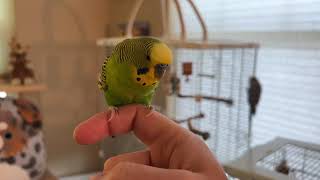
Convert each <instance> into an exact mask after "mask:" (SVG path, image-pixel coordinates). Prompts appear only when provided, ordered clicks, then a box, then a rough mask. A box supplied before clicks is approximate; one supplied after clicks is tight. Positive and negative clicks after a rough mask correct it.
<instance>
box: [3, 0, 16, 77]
mask: <svg viewBox="0 0 320 180" xmlns="http://www.w3.org/2000/svg"><path fill="white" fill-rule="evenodd" d="M12 27H13V1H12V0H1V1H0V72H3V71H4V70H5V65H6V62H7V60H6V59H8V54H9V53H8V50H9V46H8V43H9V39H10V36H11V34H12V33H11V31H12Z"/></svg>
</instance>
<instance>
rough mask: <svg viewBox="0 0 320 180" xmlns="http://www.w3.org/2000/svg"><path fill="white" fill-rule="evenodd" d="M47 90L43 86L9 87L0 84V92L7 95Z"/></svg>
mask: <svg viewBox="0 0 320 180" xmlns="http://www.w3.org/2000/svg"><path fill="white" fill-rule="evenodd" d="M45 90H47V86H46V85H45V84H31V85H9V84H5V85H4V84H0V91H5V92H7V93H27V92H41V91H45Z"/></svg>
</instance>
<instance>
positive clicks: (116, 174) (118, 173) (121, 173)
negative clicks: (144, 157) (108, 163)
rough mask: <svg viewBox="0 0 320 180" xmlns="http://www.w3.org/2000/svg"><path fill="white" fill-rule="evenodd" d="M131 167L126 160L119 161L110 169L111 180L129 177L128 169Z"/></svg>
mask: <svg viewBox="0 0 320 180" xmlns="http://www.w3.org/2000/svg"><path fill="white" fill-rule="evenodd" d="M130 167H132V164H131V163H128V162H120V163H118V164H117V165H115V166H114V168H112V171H111V173H110V174H111V177H110V179H111V180H120V179H126V178H128V177H129V169H130Z"/></svg>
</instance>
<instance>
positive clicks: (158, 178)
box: [101, 162, 207, 180]
mask: <svg viewBox="0 0 320 180" xmlns="http://www.w3.org/2000/svg"><path fill="white" fill-rule="evenodd" d="M135 179H144V180H167V179H175V180H207V177H205V176H204V175H201V174H198V173H193V172H191V171H187V170H178V169H163V168H157V167H152V166H148V165H143V164H136V163H130V162H123V163H119V164H118V165H116V166H115V167H114V168H112V169H111V170H110V171H109V172H108V173H107V174H106V175H105V176H103V177H101V180H135Z"/></svg>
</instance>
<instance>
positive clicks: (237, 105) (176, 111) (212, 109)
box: [97, 0, 259, 162]
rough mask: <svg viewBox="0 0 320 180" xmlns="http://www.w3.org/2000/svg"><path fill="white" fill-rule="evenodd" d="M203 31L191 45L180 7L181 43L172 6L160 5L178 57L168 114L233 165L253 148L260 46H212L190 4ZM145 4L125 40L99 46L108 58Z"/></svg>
mask: <svg viewBox="0 0 320 180" xmlns="http://www.w3.org/2000/svg"><path fill="white" fill-rule="evenodd" d="M187 1H188V2H189V4H190V5H191V7H192V9H193V10H194V12H195V14H196V16H197V19H198V20H199V22H200V25H201V27H202V30H203V31H202V40H200V41H188V40H187V38H186V29H185V24H184V20H183V14H182V11H181V9H180V4H179V1H172V2H173V4H174V5H175V6H176V9H177V12H178V16H179V22H180V27H181V33H180V38H179V39H178V40H173V39H172V38H171V37H170V35H169V33H168V32H169V31H168V24H169V23H167V22H168V19H169V18H168V16H167V14H168V13H167V11H168V9H169V8H168V0H163V1H162V2H163V3H162V7H161V8H162V15H163V17H162V24H163V29H164V30H163V31H164V34H163V37H162V38H160V39H162V40H163V41H164V42H167V44H168V45H169V46H171V48H172V50H173V53H174V65H173V67H172V68H171V69H170V73H169V74H167V80H166V82H167V84H168V85H170V89H171V90H170V92H168V96H167V98H166V99H167V103H166V111H165V112H166V114H167V115H168V116H169V117H170V118H172V119H173V120H175V121H176V122H177V123H180V124H181V125H182V126H185V127H187V128H189V129H190V130H191V131H192V132H194V133H196V134H198V135H200V136H202V137H203V138H204V139H205V140H206V143H207V144H208V146H209V147H210V149H211V150H212V151H213V152H214V153H215V155H216V157H217V158H218V159H219V160H220V161H221V162H224V161H229V160H233V159H234V158H236V157H238V156H240V155H241V154H242V153H243V152H244V151H246V150H247V149H248V147H249V144H250V141H249V140H250V138H249V137H250V132H251V130H250V127H251V123H250V121H249V119H250V118H249V117H250V106H249V104H248V98H249V97H248V95H247V92H248V88H249V79H250V78H252V77H253V76H254V74H255V69H256V62H257V53H258V48H259V46H258V45H257V44H255V43H238V42H233V41H209V40H208V34H207V29H206V25H205V22H204V21H203V19H202V17H201V15H200V13H199V11H198V9H197V8H196V6H195V4H194V3H193V1H192V0H187ZM142 3H143V0H137V1H136V3H135V5H134V8H133V10H132V12H131V15H130V18H129V21H128V22H129V23H128V26H127V31H126V34H127V35H126V36H124V37H120V38H107V39H102V40H99V41H98V42H97V44H98V45H100V46H104V47H105V48H106V55H107V56H108V55H110V53H111V51H112V49H113V48H114V47H115V45H116V44H117V43H118V42H120V41H121V40H124V39H126V38H130V37H132V33H131V32H132V28H133V24H134V20H135V18H136V15H137V13H138V11H139V9H140V7H141V5H142Z"/></svg>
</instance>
